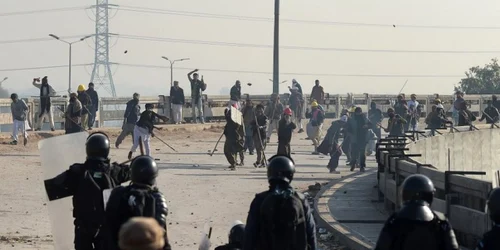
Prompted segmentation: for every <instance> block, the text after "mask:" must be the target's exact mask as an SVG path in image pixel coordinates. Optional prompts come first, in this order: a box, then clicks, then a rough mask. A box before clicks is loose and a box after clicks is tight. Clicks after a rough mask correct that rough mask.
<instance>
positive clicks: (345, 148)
mask: <svg viewBox="0 0 500 250" xmlns="http://www.w3.org/2000/svg"><path fill="white" fill-rule="evenodd" d="M341 115H342V116H341V118H342V117H343V116H345V117H346V119H347V120H346V123H347V122H349V120H350V119H352V118H351V117H350V115H349V112H347V110H346V109H344V110H342V113H341ZM340 132H341V133H342V136H343V137H344V139H343V140H342V144H341V148H342V152H343V153H344V154H345V156H346V158H347V160H346V162H345V164H346V165H349V164H350V162H351V159H352V158H351V144H352V143H351V141H352V140H351V136H350V135H349V132H348V131H347V128H346V126H345V125H344V127H343V128H342V129H341V130H340ZM339 157H340V156H339Z"/></svg>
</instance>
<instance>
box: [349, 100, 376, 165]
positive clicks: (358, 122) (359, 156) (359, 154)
mask: <svg viewBox="0 0 500 250" xmlns="http://www.w3.org/2000/svg"><path fill="white" fill-rule="evenodd" d="M371 126H372V124H371V123H370V121H369V120H368V119H367V118H366V116H365V115H364V114H363V110H362V109H361V107H357V108H356V110H355V111H354V115H353V117H352V118H351V119H349V120H348V123H347V128H346V130H347V132H348V133H349V136H350V137H351V161H350V163H349V165H351V171H354V169H355V168H356V167H357V166H359V167H360V171H361V172H364V171H365V168H366V155H365V149H366V144H367V143H368V140H367V139H368V129H369V128H370V127H371Z"/></svg>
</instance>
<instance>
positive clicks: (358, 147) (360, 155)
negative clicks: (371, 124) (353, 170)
mask: <svg viewBox="0 0 500 250" xmlns="http://www.w3.org/2000/svg"><path fill="white" fill-rule="evenodd" d="M365 149H366V142H355V143H352V144H351V161H350V165H351V167H352V166H355V165H356V163H359V166H360V167H361V168H365V167H366V155H365Z"/></svg>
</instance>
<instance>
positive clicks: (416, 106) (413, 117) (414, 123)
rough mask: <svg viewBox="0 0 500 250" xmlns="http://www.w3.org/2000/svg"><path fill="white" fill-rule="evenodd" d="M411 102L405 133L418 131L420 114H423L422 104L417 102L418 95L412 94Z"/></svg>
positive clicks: (409, 102)
mask: <svg viewBox="0 0 500 250" xmlns="http://www.w3.org/2000/svg"><path fill="white" fill-rule="evenodd" d="M410 98H411V100H410V101H408V116H407V120H408V121H409V122H408V123H406V128H405V131H409V130H410V129H411V131H417V129H418V121H419V119H420V113H421V112H422V110H421V107H420V103H419V102H418V101H417V95H415V94H411V96H410Z"/></svg>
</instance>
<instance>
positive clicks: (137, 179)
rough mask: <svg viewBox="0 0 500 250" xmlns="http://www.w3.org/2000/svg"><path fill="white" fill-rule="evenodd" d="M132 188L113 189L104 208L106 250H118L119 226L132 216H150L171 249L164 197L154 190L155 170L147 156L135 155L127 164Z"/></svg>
mask: <svg viewBox="0 0 500 250" xmlns="http://www.w3.org/2000/svg"><path fill="white" fill-rule="evenodd" d="M130 168H131V176H130V179H131V185H129V186H127V187H117V188H115V189H113V191H112V192H111V195H110V197H109V200H108V203H107V206H106V231H107V232H108V244H107V245H108V248H107V249H109V250H118V249H120V248H119V247H118V245H117V244H118V233H119V231H120V227H121V226H122V225H123V224H125V223H126V222H127V221H128V220H129V219H130V218H132V217H137V216H141V217H151V218H154V219H156V221H157V222H158V223H159V224H160V226H161V227H162V228H163V229H165V234H164V238H165V246H164V247H163V248H162V249H163V250H170V249H171V247H170V244H169V241H168V237H167V215H168V208H167V203H166V200H165V197H164V196H163V194H162V193H161V192H160V191H158V188H156V177H157V176H158V167H157V166H156V162H155V161H154V159H153V158H151V157H150V156H146V155H145V156H138V157H136V158H135V159H134V160H133V161H132V163H131V164H130Z"/></svg>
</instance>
